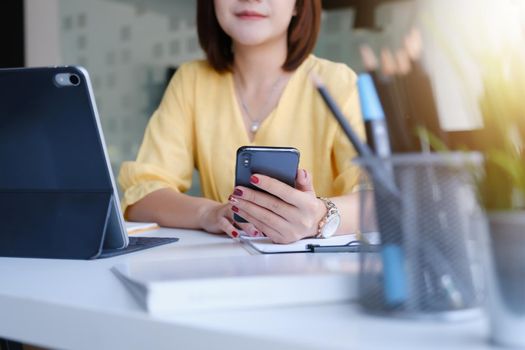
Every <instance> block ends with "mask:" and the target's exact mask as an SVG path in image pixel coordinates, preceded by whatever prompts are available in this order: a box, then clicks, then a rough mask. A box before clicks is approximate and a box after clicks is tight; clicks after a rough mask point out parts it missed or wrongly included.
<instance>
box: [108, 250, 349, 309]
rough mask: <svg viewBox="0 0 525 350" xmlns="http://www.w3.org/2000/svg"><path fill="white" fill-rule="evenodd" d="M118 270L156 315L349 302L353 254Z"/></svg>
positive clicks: (135, 264) (160, 263) (225, 260)
mask: <svg viewBox="0 0 525 350" xmlns="http://www.w3.org/2000/svg"><path fill="white" fill-rule="evenodd" d="M112 271H113V272H114V273H115V274H116V275H117V277H119V279H120V280H121V281H122V282H123V283H124V284H125V285H126V287H127V288H128V289H129V290H130V292H131V293H132V294H133V295H134V296H135V298H136V299H137V300H138V301H139V303H140V304H141V305H142V306H143V307H144V308H145V309H146V310H147V311H148V312H149V313H151V314H169V313H174V312H175V313H177V312H183V311H199V310H214V309H238V308H245V307H265V306H278V305H295V304H309V303H328V302H342V301H349V300H351V299H353V298H355V297H356V294H357V289H356V283H357V271H358V261H357V259H356V256H355V255H354V256H353V257H352V256H351V255H350V254H317V255H316V254H287V255H273V256H268V255H257V256H246V257H231V258H213V259H211V258H210V259H191V260H162V261H146V262H129V263H128V264H122V265H117V266H114V267H113V268H112Z"/></svg>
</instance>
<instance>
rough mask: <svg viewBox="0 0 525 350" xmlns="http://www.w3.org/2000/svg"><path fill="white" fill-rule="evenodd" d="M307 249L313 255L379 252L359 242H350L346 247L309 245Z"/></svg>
mask: <svg viewBox="0 0 525 350" xmlns="http://www.w3.org/2000/svg"><path fill="white" fill-rule="evenodd" d="M306 249H308V250H310V251H311V252H312V253H358V252H363V251H367V252H375V251H379V249H378V247H377V246H365V245H362V244H360V243H358V242H354V243H352V242H350V243H348V244H344V245H325V246H322V245H319V244H307V245H306Z"/></svg>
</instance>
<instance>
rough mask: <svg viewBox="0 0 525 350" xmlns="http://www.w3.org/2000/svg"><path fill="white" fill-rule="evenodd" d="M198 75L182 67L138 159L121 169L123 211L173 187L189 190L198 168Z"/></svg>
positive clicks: (149, 130) (158, 110) (166, 92)
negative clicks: (195, 101) (195, 85)
mask: <svg viewBox="0 0 525 350" xmlns="http://www.w3.org/2000/svg"><path fill="white" fill-rule="evenodd" d="M194 81H195V79H194V77H192V76H191V72H188V69H187V67H185V66H182V67H181V68H179V70H178V71H177V73H176V74H175V76H174V77H173V78H172V80H171V82H170V84H169V85H168V87H167V89H166V91H165V93H164V97H163V98H162V101H161V103H160V105H159V107H158V109H157V110H156V111H155V112H154V114H153V116H152V117H151V119H150V121H149V123H148V126H147V128H146V131H145V134H144V139H143V141H142V145H141V147H140V150H139V153H138V156H137V160H136V161H134V162H124V163H123V164H122V167H121V169H120V174H119V183H120V186H121V187H122V191H123V198H122V210H123V212H124V213H125V212H126V208H127V207H128V206H129V205H132V204H134V203H136V202H137V201H139V200H140V199H142V198H144V197H145V196H146V195H148V194H150V193H152V192H154V191H156V190H159V189H162V188H170V189H172V190H174V191H177V192H185V191H187V190H188V189H189V188H190V186H191V179H192V173H193V169H194V152H193V151H194V140H193V131H192V130H193V106H192V102H193V99H192V96H191V94H192V93H193V88H192V85H193V82H194Z"/></svg>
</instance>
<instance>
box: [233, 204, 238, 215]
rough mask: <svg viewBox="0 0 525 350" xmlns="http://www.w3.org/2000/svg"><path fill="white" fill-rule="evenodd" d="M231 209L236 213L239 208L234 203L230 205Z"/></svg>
mask: <svg viewBox="0 0 525 350" xmlns="http://www.w3.org/2000/svg"><path fill="white" fill-rule="evenodd" d="M232 210H233V211H234V212H235V213H238V212H239V208H237V207H236V206H235V205H234V206H232Z"/></svg>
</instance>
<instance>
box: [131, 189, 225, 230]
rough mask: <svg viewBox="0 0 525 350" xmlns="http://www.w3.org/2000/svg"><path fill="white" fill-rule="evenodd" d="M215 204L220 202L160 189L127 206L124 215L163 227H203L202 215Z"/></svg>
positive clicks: (132, 219)
mask: <svg viewBox="0 0 525 350" xmlns="http://www.w3.org/2000/svg"><path fill="white" fill-rule="evenodd" d="M217 205H220V203H217V202H215V201H212V200H210V199H206V198H202V197H192V196H188V195H186V194H183V193H178V192H175V191H173V190H171V189H161V190H158V191H155V192H152V193H150V194H148V195H147V196H146V197H144V198H142V199H141V200H139V201H138V202H137V203H135V204H133V205H131V206H129V207H128V208H127V210H126V213H125V217H126V219H128V220H131V221H143V222H149V221H152V222H156V223H158V224H159V225H160V226H164V227H177V228H187V229H203V226H202V218H203V215H204V214H205V213H206V212H207V211H209V210H210V209H211V208H213V207H215V206H217Z"/></svg>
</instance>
